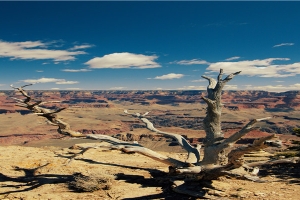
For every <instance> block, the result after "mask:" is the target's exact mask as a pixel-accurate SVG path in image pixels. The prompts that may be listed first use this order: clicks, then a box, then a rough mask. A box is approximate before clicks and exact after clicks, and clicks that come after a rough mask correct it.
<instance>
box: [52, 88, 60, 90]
mask: <svg viewBox="0 0 300 200" xmlns="http://www.w3.org/2000/svg"><path fill="white" fill-rule="evenodd" d="M59 89H60V88H51V90H59Z"/></svg>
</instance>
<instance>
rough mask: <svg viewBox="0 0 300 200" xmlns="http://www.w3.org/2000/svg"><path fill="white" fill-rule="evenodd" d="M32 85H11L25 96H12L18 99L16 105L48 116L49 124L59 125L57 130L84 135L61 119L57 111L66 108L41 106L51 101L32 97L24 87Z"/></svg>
mask: <svg viewBox="0 0 300 200" xmlns="http://www.w3.org/2000/svg"><path fill="white" fill-rule="evenodd" d="M31 85H33V84H28V85H24V86H21V87H18V88H17V87H14V86H13V85H10V86H11V87H12V88H14V89H15V90H17V91H19V92H20V93H21V94H22V95H23V96H24V97H25V99H18V98H15V97H12V98H13V99H14V100H16V101H17V104H16V106H19V107H23V108H27V109H28V110H30V111H32V112H33V113H34V114H36V115H38V116H41V117H44V118H46V119H47V121H48V123H49V124H51V125H54V126H58V129H57V132H58V133H60V134H63V135H69V136H72V137H84V135H83V134H82V133H80V132H77V131H73V130H71V127H70V125H69V124H68V123H66V122H64V121H62V120H61V119H59V117H58V115H57V114H56V113H59V112H60V111H62V110H64V109H66V108H60V109H57V110H50V109H47V108H43V107H40V105H43V104H46V103H50V102H43V101H40V100H38V101H36V100H34V99H33V98H32V97H30V96H29V95H28V94H27V92H26V91H25V90H24V89H23V88H24V87H27V86H31Z"/></svg>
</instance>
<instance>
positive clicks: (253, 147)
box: [228, 135, 275, 167]
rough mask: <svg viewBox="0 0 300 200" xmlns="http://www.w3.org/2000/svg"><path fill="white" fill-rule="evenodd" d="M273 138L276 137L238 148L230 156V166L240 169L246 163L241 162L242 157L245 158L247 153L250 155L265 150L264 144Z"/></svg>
mask: <svg viewBox="0 0 300 200" xmlns="http://www.w3.org/2000/svg"><path fill="white" fill-rule="evenodd" d="M273 137H275V135H269V136H267V137H263V138H259V139H257V140H255V141H254V142H253V144H250V145H248V146H242V147H238V148H236V149H234V150H232V151H231V152H230V153H229V154H228V165H233V166H234V167H240V166H242V165H244V161H243V160H240V158H241V157H242V156H244V155H245V154H246V153H249V152H251V151H258V150H261V149H263V148H265V147H266V145H264V142H265V141H266V140H270V139H272V138H273Z"/></svg>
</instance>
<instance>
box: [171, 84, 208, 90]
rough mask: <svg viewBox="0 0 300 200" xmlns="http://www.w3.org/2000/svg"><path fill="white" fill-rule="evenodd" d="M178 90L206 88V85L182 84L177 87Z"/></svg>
mask: <svg viewBox="0 0 300 200" xmlns="http://www.w3.org/2000/svg"><path fill="white" fill-rule="evenodd" d="M177 89H178V90H206V86H194V85H190V86H183V87H181V88H177Z"/></svg>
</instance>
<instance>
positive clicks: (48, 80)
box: [22, 78, 79, 84]
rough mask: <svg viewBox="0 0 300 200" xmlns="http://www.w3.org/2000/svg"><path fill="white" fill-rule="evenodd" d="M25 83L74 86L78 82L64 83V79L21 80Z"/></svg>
mask: <svg viewBox="0 0 300 200" xmlns="http://www.w3.org/2000/svg"><path fill="white" fill-rule="evenodd" d="M22 81H23V82H25V83H55V84H76V83H79V82H78V81H66V80H65V79H57V78H40V79H26V80H22Z"/></svg>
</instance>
